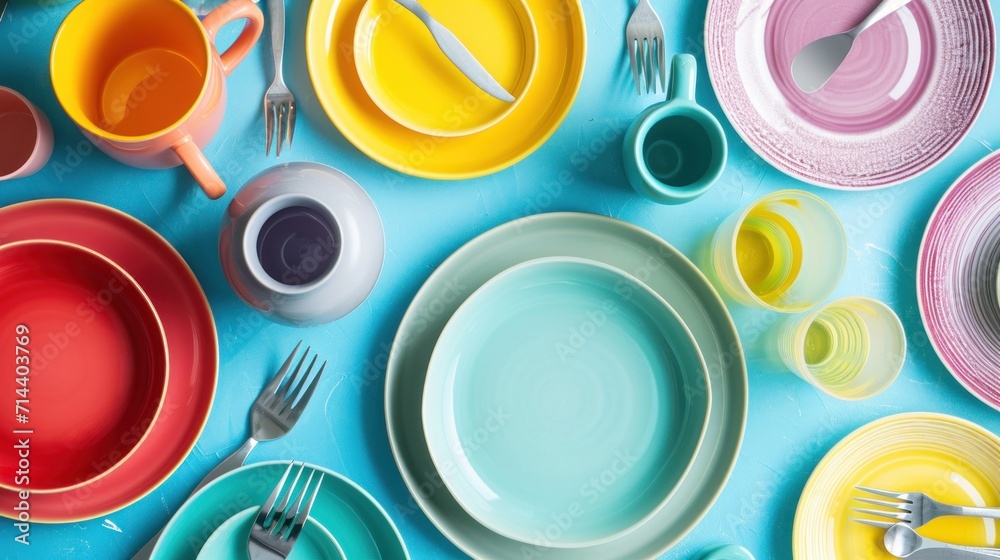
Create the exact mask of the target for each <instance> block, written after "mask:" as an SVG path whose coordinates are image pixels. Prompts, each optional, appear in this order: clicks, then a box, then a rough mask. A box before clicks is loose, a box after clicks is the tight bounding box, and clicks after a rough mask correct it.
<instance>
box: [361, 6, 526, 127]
mask: <svg viewBox="0 0 1000 560" xmlns="http://www.w3.org/2000/svg"><path fill="white" fill-rule="evenodd" d="M420 3H421V5H422V6H423V7H424V8H425V9H426V10H427V11H428V12H429V13H430V14H431V16H433V17H434V18H435V19H436V20H438V22H439V23H441V24H442V25H444V26H445V27H447V28H448V29H449V30H451V31H452V32H453V33H454V34H455V36H457V37H458V38H459V40H460V41H462V44H464V45H465V46H466V48H468V49H469V51H470V52H471V53H472V54H473V56H475V57H476V59H477V60H478V61H479V62H480V63H481V64H482V65H483V66H484V67H485V68H486V69H487V70H488V71H489V72H490V74H491V75H492V76H493V77H494V78H496V80H497V81H498V82H499V83H500V85H501V86H503V87H504V89H506V90H507V91H508V92H509V93H510V94H511V95H513V96H514V102H513V103H506V102H504V101H500V100H499V99H494V98H493V97H490V96H489V95H488V94H487V93H486V92H484V91H482V90H481V89H479V88H478V87H476V85H475V84H473V83H472V82H471V81H470V80H469V79H468V78H466V77H465V75H464V74H463V73H462V72H461V71H460V70H459V69H458V68H456V67H455V65H454V64H453V63H452V62H451V61H450V60H449V59H448V57H447V56H445V54H444V52H442V51H441V48H440V47H438V45H437V43H435V41H434V38H433V36H431V33H430V31H429V30H428V29H427V27H426V26H425V25H424V24H423V23H422V22H421V21H420V20H419V19H417V17H416V16H415V15H413V14H412V13H410V12H409V11H407V10H406V9H405V8H403V6H401V5H400V4H398V3H397V2H396V1H395V0H368V3H367V4H366V5H365V7H364V8H363V9H362V10H361V15H360V16H359V17H358V25H357V28H356V30H355V33H354V63H355V66H356V68H357V71H358V77H359V78H360V79H361V83H362V85H364V87H365V90H366V91H367V92H368V95H369V97H371V99H372V101H374V102H375V104H376V105H378V106H379V107H380V108H381V109H382V112H384V113H385V114H386V115H388V116H389V117H391V118H392V119H393V120H395V121H396V122H398V123H399V124H401V125H403V126H405V127H407V128H410V129H412V130H415V131H417V132H422V133H424V134H430V135H432V136H464V135H466V134H472V133H474V132H479V131H480V130H484V129H486V128H488V127H490V126H492V125H494V124H496V123H497V122H499V121H500V119H502V118H504V117H505V116H507V115H508V114H509V113H510V112H511V111H513V110H514V108H515V107H517V105H518V104H519V103H520V100H521V99H523V97H524V92H525V91H527V89H528V87H529V86H530V84H531V80H532V78H533V76H534V73H535V60H536V57H537V54H538V47H537V43H536V41H535V37H536V31H535V22H534V19H532V17H531V13H530V12H529V11H528V6H527V4H526V3H525V0H466V1H462V2H456V1H455V0H421V2H420Z"/></svg>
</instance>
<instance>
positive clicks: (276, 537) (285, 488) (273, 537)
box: [247, 463, 325, 560]
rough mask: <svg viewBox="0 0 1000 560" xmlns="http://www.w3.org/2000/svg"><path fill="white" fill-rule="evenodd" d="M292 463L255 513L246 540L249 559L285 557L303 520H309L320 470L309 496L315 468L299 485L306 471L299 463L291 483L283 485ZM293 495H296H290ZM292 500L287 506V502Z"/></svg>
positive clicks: (278, 558)
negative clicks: (307, 499)
mask: <svg viewBox="0 0 1000 560" xmlns="http://www.w3.org/2000/svg"><path fill="white" fill-rule="evenodd" d="M294 466H295V464H294V463H293V464H291V465H288V469H286V470H285V474H283V475H282V476H281V480H279V481H278V484H277V485H275V487H274V490H272V491H271V495H270V496H268V498H267V501H266V502H264V505H263V506H261V508H260V511H259V512H257V518H256V519H255V520H254V524H253V527H252V528H251V529H250V539H249V540H248V541H247V552H248V553H249V555H250V560H284V559H285V558H288V556H289V555H290V554H291V553H292V549H293V548H294V547H295V543H296V542H297V541H298V539H299V533H301V532H302V527H303V525H305V523H306V520H307V519H309V512H310V511H311V510H312V506H313V502H315V501H316V495H317V494H319V489H320V487H321V486H323V477H324V476H325V475H324V474H323V473H319V480H318V481H317V482H316V486H315V487H313V489H312V494H311V495H309V488H310V486H312V480H313V476H315V475H316V471H314V470H310V472H309V478H308V479H306V483H305V484H303V485H302V487H301V488H298V490H296V487H298V484H299V479H300V478H301V477H302V472H303V471H304V470H305V468H306V467H305V465H304V464H301V465H300V466H299V472H297V473H296V474H295V479H294V480H292V483H291V485H286V484H285V482H286V481H287V480H288V475H289V473H291V472H292V467H294ZM306 495H309V501H307V502H306V504H305V506H304V507H303V506H302V500H303V499H304V498H305V497H306ZM293 496H295V497H294V498H293ZM293 499H294V500H295V503H293V504H292V505H291V507H289V502H291V501H292V500H293Z"/></svg>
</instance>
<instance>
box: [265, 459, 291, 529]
mask: <svg viewBox="0 0 1000 560" xmlns="http://www.w3.org/2000/svg"><path fill="white" fill-rule="evenodd" d="M293 466H295V464H294V463H289V464H288V468H287V469H285V474H283V475H281V480H279V481H278V483H277V484H276V485H274V490H271V495H270V496H268V497H267V501H265V502H264V505H262V506H260V511H258V512H257V521H256V523H257V525H260V526H261V527H263V526H264V525H265V524H266V523H267V519H268V518H269V517H271V514H272V513H274V502H275V501H277V499H278V493H279V492H280V491H281V488H282V487H283V486H284V485H285V480H287V479H288V473H290V472H292V467H293Z"/></svg>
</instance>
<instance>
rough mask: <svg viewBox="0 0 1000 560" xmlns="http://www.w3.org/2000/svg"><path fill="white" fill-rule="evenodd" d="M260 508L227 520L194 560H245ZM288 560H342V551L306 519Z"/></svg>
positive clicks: (324, 530) (331, 537) (328, 535)
mask: <svg viewBox="0 0 1000 560" xmlns="http://www.w3.org/2000/svg"><path fill="white" fill-rule="evenodd" d="M259 511H260V506H257V507H252V508H248V509H245V510H243V511H241V512H239V513H237V514H236V515H234V516H232V517H230V518H229V519H227V520H226V522H225V523H223V524H222V525H219V528H218V529H216V530H215V532H214V533H212V536H211V537H209V538H208V540H207V541H205V544H204V545H203V546H202V547H201V551H200V552H198V557H197V560H246V559H247V540H248V539H249V538H250V529H251V528H252V527H253V523H254V519H255V518H256V517H257V513H258V512H259ZM287 560H344V550H343V549H342V548H340V545H339V544H337V540H336V539H335V538H333V535H331V534H330V531H328V530H327V529H326V527H323V526H322V525H320V524H319V523H317V522H316V520H315V519H313V518H311V517H310V518H308V519H306V520H305V523H304V524H303V526H302V532H301V533H299V538H298V540H297V541H296V542H295V548H293V549H292V553H291V554H290V555H289V556H288V559H287Z"/></svg>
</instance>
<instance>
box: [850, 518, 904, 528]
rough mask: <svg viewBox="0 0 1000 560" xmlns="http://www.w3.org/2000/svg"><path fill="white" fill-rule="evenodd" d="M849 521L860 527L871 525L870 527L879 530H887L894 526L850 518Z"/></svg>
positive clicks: (882, 522)
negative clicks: (860, 525)
mask: <svg viewBox="0 0 1000 560" xmlns="http://www.w3.org/2000/svg"><path fill="white" fill-rule="evenodd" d="M851 521H853V522H855V523H860V524H862V525H871V526H872V527H878V528H879V529H889V528H891V527H892V526H893V525H895V523H887V522H885V521H873V520H871V519H859V518H857V517H852V518H851Z"/></svg>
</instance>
